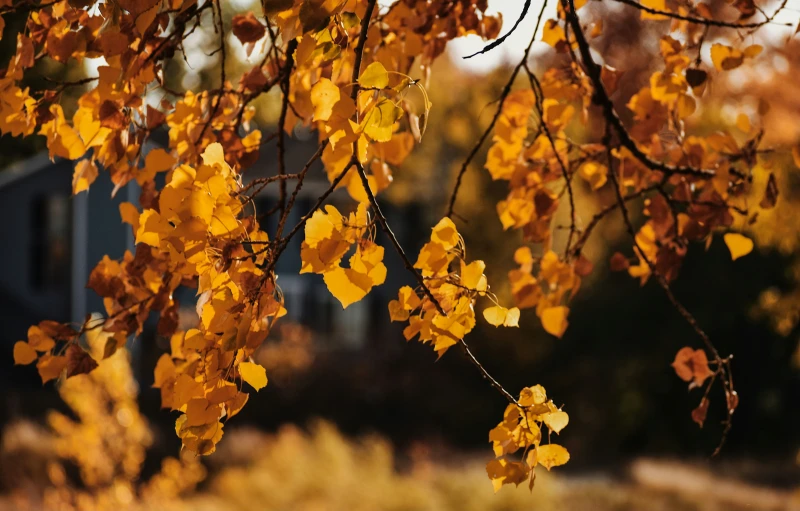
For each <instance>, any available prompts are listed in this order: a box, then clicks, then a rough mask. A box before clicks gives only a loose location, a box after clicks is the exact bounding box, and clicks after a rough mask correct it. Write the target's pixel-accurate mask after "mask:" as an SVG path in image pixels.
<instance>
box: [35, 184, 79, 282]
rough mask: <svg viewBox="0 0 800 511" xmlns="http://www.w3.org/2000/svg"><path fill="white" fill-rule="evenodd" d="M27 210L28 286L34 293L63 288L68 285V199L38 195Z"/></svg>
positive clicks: (69, 247) (69, 211)
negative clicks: (29, 228)
mask: <svg viewBox="0 0 800 511" xmlns="http://www.w3.org/2000/svg"><path fill="white" fill-rule="evenodd" d="M31 207H32V211H31V232H30V235H31V258H30V277H29V278H30V283H31V287H32V288H33V289H35V290H37V291H46V290H60V289H64V288H66V287H67V286H69V283H70V282H69V281H70V260H71V257H70V256H71V243H70V241H71V240H70V236H71V222H70V220H71V218H72V215H71V207H70V200H69V197H68V196H66V195H45V196H40V197H37V198H36V199H35V200H34V201H33V204H32V205H31Z"/></svg>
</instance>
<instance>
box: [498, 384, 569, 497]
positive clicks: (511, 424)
mask: <svg viewBox="0 0 800 511" xmlns="http://www.w3.org/2000/svg"><path fill="white" fill-rule="evenodd" d="M568 423H569V415H567V412H564V411H562V410H560V409H559V408H558V407H557V406H556V405H555V404H553V401H552V400H548V399H547V392H546V391H545V389H544V387H542V386H541V385H535V386H533V387H527V388H524V389H522V392H520V394H519V399H518V400H517V402H516V403H510V404H509V405H508V406H507V407H506V411H505V413H503V422H501V423H500V424H498V425H497V427H496V428H494V429H493V430H491V431H490V432H489V441H490V442H492V447H493V448H494V454H495V456H497V459H495V460H492V461H490V462H489V463H488V464H487V465H486V472H487V473H488V474H489V478H490V479H491V480H492V484H493V485H494V489H495V491H497V490H499V489H500V488H501V487H502V486H503V485H504V484H512V483H513V484H515V485H517V486H519V484H520V483H522V482H524V481H526V480H529V481H530V482H529V485H530V487H531V488H533V484H534V481H535V479H536V474H535V469H536V466H537V465H542V466H543V467H544V468H546V469H547V470H548V471H549V470H550V469H551V468H553V467H558V466H561V465H563V464H565V463H566V462H568V461H569V452H568V451H567V450H566V449H565V448H564V447H563V446H560V445H558V444H553V443H550V442H549V439H550V438H549V437H550V434H549V433H556V434H560V433H561V430H562V429H564V428H565V427H566V426H567V424H568ZM542 426H547V430H548V432H549V433H548V442H547V443H546V444H542ZM519 450H522V456H521V458H522V459H521V460H520V461H511V460H509V459H508V458H507V456H508V455H509V454H514V453H516V452H517V451H519Z"/></svg>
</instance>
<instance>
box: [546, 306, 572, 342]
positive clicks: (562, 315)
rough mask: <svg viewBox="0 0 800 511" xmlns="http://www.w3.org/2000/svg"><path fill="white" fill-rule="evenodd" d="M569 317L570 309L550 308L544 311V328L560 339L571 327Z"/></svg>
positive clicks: (562, 307)
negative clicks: (568, 327)
mask: <svg viewBox="0 0 800 511" xmlns="http://www.w3.org/2000/svg"><path fill="white" fill-rule="evenodd" d="M568 315H569V307H564V306H558V307H548V308H546V309H545V310H544V311H542V326H543V327H544V329H545V331H546V332H547V333H549V334H551V335H555V336H556V337H559V338H560V337H561V336H562V335H564V332H565V331H566V330H567V326H568V325H569V321H567V316H568Z"/></svg>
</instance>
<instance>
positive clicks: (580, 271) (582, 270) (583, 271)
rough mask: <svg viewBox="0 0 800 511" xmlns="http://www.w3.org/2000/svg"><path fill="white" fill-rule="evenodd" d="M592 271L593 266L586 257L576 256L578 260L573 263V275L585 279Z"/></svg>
mask: <svg viewBox="0 0 800 511" xmlns="http://www.w3.org/2000/svg"><path fill="white" fill-rule="evenodd" d="M592 269H594V265H593V264H592V262H591V261H590V260H588V259H586V256H584V255H583V254H581V255H580V256H578V259H577V260H576V261H575V273H576V274H577V275H580V276H581V277H586V276H587V275H589V274H590V273H592Z"/></svg>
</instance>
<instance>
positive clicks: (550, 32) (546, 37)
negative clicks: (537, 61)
mask: <svg viewBox="0 0 800 511" xmlns="http://www.w3.org/2000/svg"><path fill="white" fill-rule="evenodd" d="M542 41H544V42H545V43H547V44H549V45H550V46H552V47H553V48H556V47H557V46H558V44H559V43H561V42H562V41H566V34H565V33H564V29H563V28H562V27H561V25H559V24H558V20H547V21H546V22H545V24H544V30H543V31H542Z"/></svg>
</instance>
